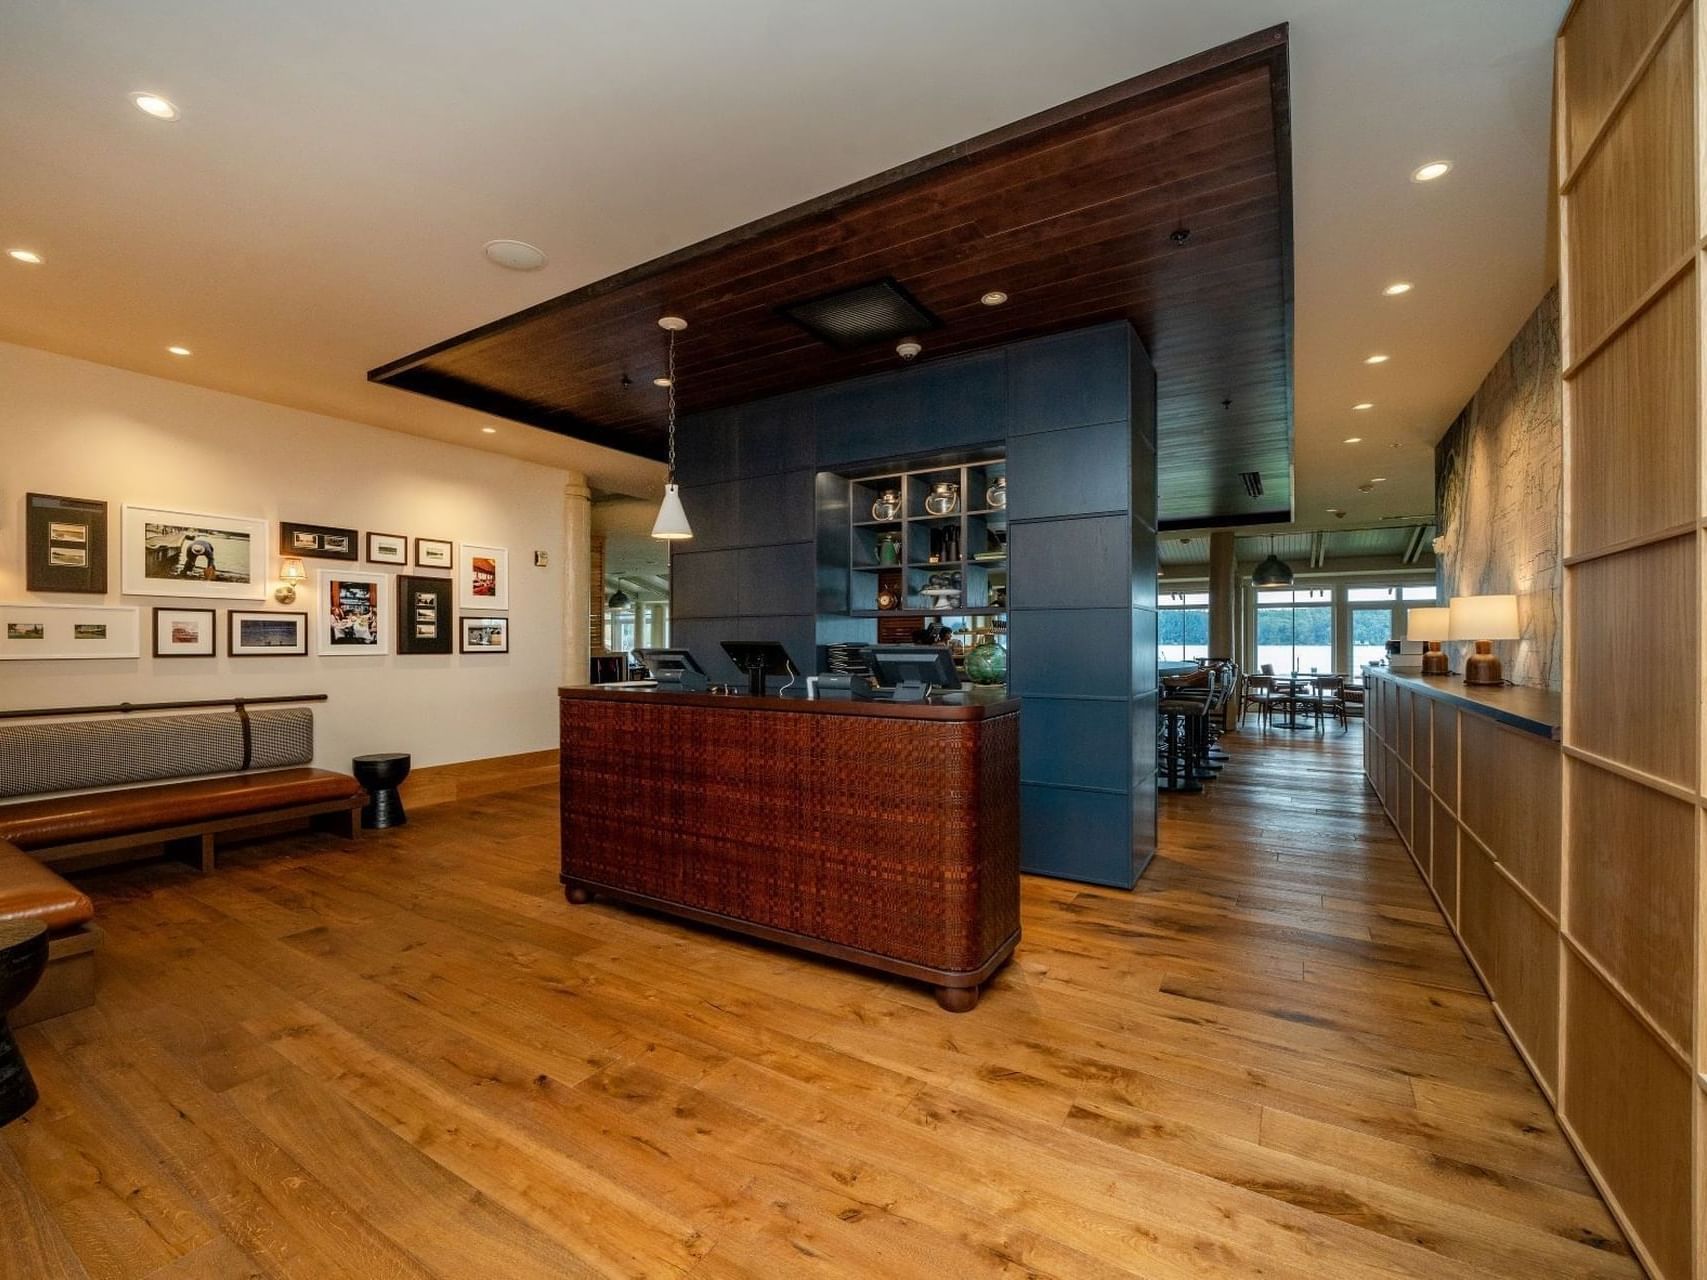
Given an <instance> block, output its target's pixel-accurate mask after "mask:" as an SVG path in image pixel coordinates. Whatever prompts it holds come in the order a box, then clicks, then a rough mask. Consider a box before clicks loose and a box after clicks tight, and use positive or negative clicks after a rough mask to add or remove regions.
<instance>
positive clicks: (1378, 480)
mask: <svg viewBox="0 0 1707 1280" xmlns="http://www.w3.org/2000/svg"><path fill="white" fill-rule="evenodd" d="M1369 483H1370V484H1386V483H1387V477H1386V476H1370V477H1369Z"/></svg>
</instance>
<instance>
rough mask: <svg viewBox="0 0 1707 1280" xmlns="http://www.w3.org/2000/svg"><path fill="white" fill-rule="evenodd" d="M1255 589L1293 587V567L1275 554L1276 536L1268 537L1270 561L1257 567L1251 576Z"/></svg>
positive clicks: (1270, 535)
mask: <svg viewBox="0 0 1707 1280" xmlns="http://www.w3.org/2000/svg"><path fill="white" fill-rule="evenodd" d="M1251 585H1252V586H1253V587H1290V586H1291V585H1292V566H1291V565H1289V564H1287V563H1286V561H1284V560H1282V559H1281V558H1280V557H1279V556H1277V555H1275V554H1274V535H1273V534H1272V533H1271V534H1269V536H1268V559H1267V560H1264V561H1263V562H1262V563H1261V564H1259V565H1258V566H1257V567H1256V572H1255V573H1253V574H1251Z"/></svg>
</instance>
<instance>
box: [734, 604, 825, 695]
mask: <svg viewBox="0 0 1707 1280" xmlns="http://www.w3.org/2000/svg"><path fill="white" fill-rule="evenodd" d="M816 624H817V620H816V619H815V618H814V617H813V616H812V615H811V614H802V615H798V616H793V617H777V616H768V615H766V616H759V617H748V618H742V619H741V620H740V621H739V623H737V630H736V632H735V634H733V635H726V636H723V637H721V638H722V639H724V640H775V641H776V642H777V643H778V644H780V645H781V646H782V647H783V648H784V649H787V650H788V656H789V657H790V658H791V659H793V661H794V669H795V670H796V671H798V672H800V681H801V684H802V685H804V684H805V681H806V677H807V676H811V675H817V674H818V637H817V625H816Z"/></svg>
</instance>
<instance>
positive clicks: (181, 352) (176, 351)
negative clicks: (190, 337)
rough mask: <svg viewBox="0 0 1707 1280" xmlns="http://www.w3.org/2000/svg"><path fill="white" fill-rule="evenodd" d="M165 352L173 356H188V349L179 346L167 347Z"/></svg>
mask: <svg viewBox="0 0 1707 1280" xmlns="http://www.w3.org/2000/svg"><path fill="white" fill-rule="evenodd" d="M166 350H167V351H169V352H171V353H172V354H173V355H175V356H187V355H189V354H190V349H189V348H188V347H180V346H176V345H174V346H170V347H167V348H166Z"/></svg>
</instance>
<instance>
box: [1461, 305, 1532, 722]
mask: <svg viewBox="0 0 1707 1280" xmlns="http://www.w3.org/2000/svg"><path fill="white" fill-rule="evenodd" d="M1434 468H1435V486H1434V492H1435V501H1436V503H1437V504H1438V506H1439V510H1438V512H1437V521H1438V526H1439V529H1440V538H1439V540H1438V542H1437V543H1436V559H1437V563H1438V564H1439V574H1440V587H1441V599H1442V601H1444V600H1446V599H1447V598H1449V597H1451V596H1481V595H1505V594H1508V593H1512V594H1515V595H1516V596H1517V610H1518V620H1519V623H1520V625H1521V627H1522V629H1523V635H1522V638H1521V639H1518V640H1509V641H1502V642H1499V643H1497V644H1496V645H1495V651H1496V652H1498V653H1499V655H1500V658H1501V661H1502V662H1503V663H1504V665H1505V674H1506V679H1507V680H1509V681H1511V682H1512V683H1513V684H1521V685H1529V686H1532V687H1534V688H1538V689H1558V688H1559V682H1560V677H1561V674H1562V666H1563V658H1562V654H1561V645H1560V640H1561V616H1560V615H1561V611H1562V588H1563V583H1564V577H1563V575H1564V568H1563V565H1562V564H1561V562H1560V552H1559V548H1560V547H1561V546H1563V545H1564V540H1563V535H1564V530H1563V526H1562V512H1563V503H1562V495H1563V485H1564V425H1563V405H1562V399H1561V391H1560V381H1559V293H1558V290H1557V289H1555V290H1553V291H1552V292H1551V293H1549V294H1548V295H1547V297H1546V298H1544V299H1542V302H1541V306H1540V307H1539V308H1537V310H1536V312H1535V314H1534V315H1532V316H1531V317H1530V318H1529V320H1528V322H1527V323H1526V324H1525V325H1524V326H1523V329H1522V330H1521V331H1520V332H1519V333H1518V335H1517V337H1516V338H1514V339H1513V340H1512V343H1511V346H1509V347H1507V348H1506V350H1505V353H1504V354H1503V355H1502V356H1501V357H1500V359H1499V362H1498V363H1497V364H1496V365H1495V366H1494V367H1493V369H1492V371H1490V372H1489V374H1488V376H1487V377H1486V378H1485V379H1483V381H1482V385H1481V386H1480V387H1479V388H1477V390H1476V394H1475V395H1474V396H1473V397H1471V400H1470V403H1469V404H1468V405H1466V406H1465V407H1464V411H1463V412H1462V413H1460V414H1459V415H1458V418H1457V420H1456V421H1454V422H1453V424H1452V426H1451V427H1449V428H1448V429H1447V432H1446V434H1445V435H1444V436H1442V437H1441V438H1440V443H1439V444H1437V445H1436V446H1435V451H1434ZM1448 651H1449V652H1450V654H1451V657H1452V668H1453V670H1454V671H1458V670H1462V669H1463V661H1464V655H1465V653H1467V652H1468V651H1469V645H1468V644H1452V645H1450V646H1449V650H1448Z"/></svg>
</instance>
